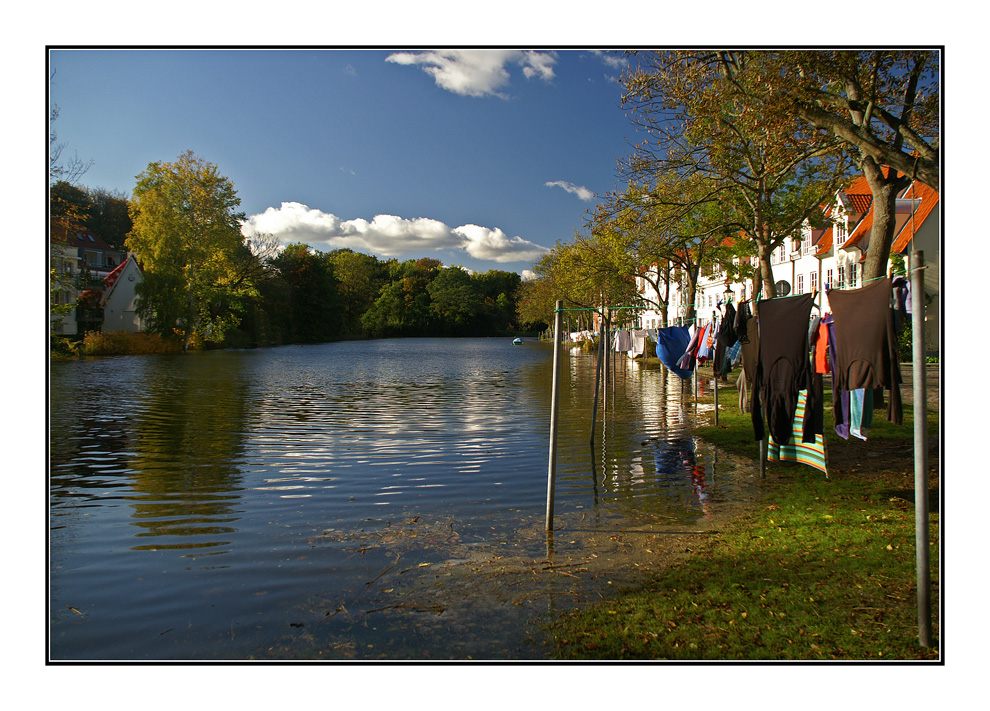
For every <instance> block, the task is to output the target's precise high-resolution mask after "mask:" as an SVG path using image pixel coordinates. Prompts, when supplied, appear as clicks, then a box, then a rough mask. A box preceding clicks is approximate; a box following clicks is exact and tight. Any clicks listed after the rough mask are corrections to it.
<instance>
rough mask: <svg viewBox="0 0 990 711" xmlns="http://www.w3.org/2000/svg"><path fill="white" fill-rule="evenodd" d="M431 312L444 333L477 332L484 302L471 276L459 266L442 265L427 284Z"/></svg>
mask: <svg viewBox="0 0 990 711" xmlns="http://www.w3.org/2000/svg"><path fill="white" fill-rule="evenodd" d="M426 291H427V293H428V294H429V295H430V311H431V312H432V314H433V315H434V316H435V317H436V322H437V327H438V328H439V330H440V331H442V335H445V336H467V335H476V333H477V330H478V323H477V320H478V316H479V315H480V314H481V313H482V307H483V301H482V296H481V294H480V292H479V291H478V288H477V285H476V284H475V283H474V280H473V279H471V276H470V275H469V274H468V273H467V272H466V271H464V270H463V269H461V268H460V267H445V268H443V269H441V270H440V271H439V272H438V273H437V275H436V277H434V278H433V280H432V281H430V283H429V284H428V285H427V287H426Z"/></svg>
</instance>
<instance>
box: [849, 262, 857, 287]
mask: <svg viewBox="0 0 990 711" xmlns="http://www.w3.org/2000/svg"><path fill="white" fill-rule="evenodd" d="M849 286H856V265H855V264H853V265H852V266H850V267H849Z"/></svg>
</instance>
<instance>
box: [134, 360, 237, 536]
mask: <svg viewBox="0 0 990 711" xmlns="http://www.w3.org/2000/svg"><path fill="white" fill-rule="evenodd" d="M158 365H159V366H160V367H159V368H157V369H155V370H154V371H152V372H150V373H149V374H148V378H147V380H146V385H147V394H146V398H145V402H144V404H143V407H141V408H140V410H139V411H138V412H137V413H136V416H135V418H134V423H133V431H134V452H133V454H132V455H131V456H130V457H129V460H128V465H129V467H130V469H131V470H132V471H133V474H132V480H131V491H132V494H131V496H130V497H129V500H130V505H131V506H132V508H133V514H132V519H133V521H132V524H133V525H134V526H137V527H138V528H140V529H141V531H140V532H139V533H137V534H135V535H136V537H137V538H139V539H142V541H143V542H142V543H140V544H138V545H135V546H133V549H134V550H159V549H176V550H185V549H192V548H222V547H224V546H229V545H230V543H231V539H230V534H232V533H234V532H235V531H236V530H237V529H236V528H235V527H234V525H233V524H235V523H236V522H237V521H238V520H239V519H240V515H239V509H238V502H239V500H240V498H241V493H240V490H241V488H242V486H243V481H242V479H243V478H242V475H241V472H240V469H239V464H240V462H241V461H242V459H243V455H244V431H245V423H246V420H247V407H248V402H249V400H248V398H247V397H246V391H247V387H248V386H247V383H246V382H245V380H244V378H243V367H242V361H241V359H240V358H237V357H231V354H221V353H218V354H210V355H209V357H206V358H187V359H185V360H184V361H182V362H181V367H180V368H177V367H175V366H176V365H178V364H177V363H176V362H175V361H174V359H173V360H172V361H164V360H162V361H158ZM144 539H153V540H144ZM218 552H219V551H218Z"/></svg>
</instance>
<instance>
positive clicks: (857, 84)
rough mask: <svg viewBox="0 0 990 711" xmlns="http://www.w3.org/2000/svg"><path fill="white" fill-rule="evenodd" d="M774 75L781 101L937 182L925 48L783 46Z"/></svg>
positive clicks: (934, 61) (931, 68) (929, 60)
mask: <svg viewBox="0 0 990 711" xmlns="http://www.w3.org/2000/svg"><path fill="white" fill-rule="evenodd" d="M781 59H782V66H783V67H785V68H786V69H787V71H785V72H781V73H780V74H779V75H778V76H779V78H778V79H776V81H777V83H778V88H779V89H782V90H783V92H784V93H783V94H782V95H786V96H787V98H788V99H789V100H790V104H789V105H788V108H790V109H792V110H794V111H796V112H797V113H798V114H800V116H801V117H802V118H803V119H805V120H806V121H808V122H809V123H812V124H814V125H815V126H818V127H819V128H822V129H825V130H827V131H829V132H831V133H833V134H834V135H835V136H837V137H838V138H840V139H841V140H842V141H843V142H845V143H847V144H848V145H849V146H851V147H852V148H853V149H854V151H855V152H856V153H857V154H858V155H859V157H860V160H864V161H869V162H871V163H873V164H875V165H878V166H880V165H888V166H890V167H891V168H893V169H894V170H895V171H897V172H900V173H902V174H904V175H906V176H908V177H910V178H915V177H916V178H917V179H918V180H920V181H921V182H923V183H925V184H926V185H928V186H929V187H930V188H932V189H933V190H938V189H939V144H940V140H939V121H940V108H941V106H940V96H939V58H938V53H937V52H935V51H932V50H913V51H895V50H870V51H815V52H798V51H787V52H783V53H781Z"/></svg>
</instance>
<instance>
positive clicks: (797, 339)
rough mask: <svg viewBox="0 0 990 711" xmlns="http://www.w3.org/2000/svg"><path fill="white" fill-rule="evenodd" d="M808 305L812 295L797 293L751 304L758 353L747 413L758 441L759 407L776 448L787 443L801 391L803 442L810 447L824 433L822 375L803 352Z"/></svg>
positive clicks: (760, 431)
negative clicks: (805, 410)
mask: <svg viewBox="0 0 990 711" xmlns="http://www.w3.org/2000/svg"><path fill="white" fill-rule="evenodd" d="M812 303H813V301H812V295H811V294H801V295H799V296H791V297H785V298H779V299H770V300H768V301H761V302H759V303H758V304H757V305H756V315H757V318H759V320H760V350H759V359H758V361H757V366H756V376H755V378H754V383H753V393H752V404H751V409H752V420H753V430H754V433H755V435H756V439H758V440H760V439H763V437H764V424H763V410H764V408H765V409H766V419H767V427H768V428H769V430H770V434H771V435H773V437H774V439H775V440H776V441H777V442H778V443H781V444H783V443H786V442H787V441H788V440H790V438H791V432H792V429H793V423H794V413H795V410H796V409H797V403H798V393H799V391H801V390H806V391H808V396H807V401H808V404H807V407H808V415H807V416H806V417H805V418H804V420H803V428H804V430H803V433H802V441H803V442H812V443H813V442H814V441H815V436H816V435H818V434H822V433H823V432H824V410H823V403H822V385H821V377H820V376H817V377H816V376H815V375H814V374H813V372H812V370H811V361H810V358H809V348H808V321H809V317H810V315H811V307H812Z"/></svg>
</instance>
